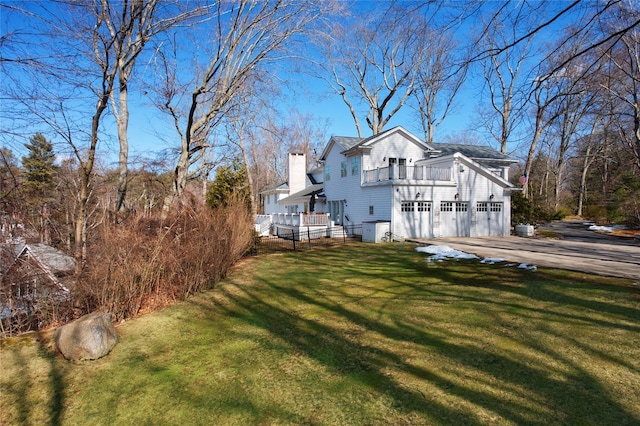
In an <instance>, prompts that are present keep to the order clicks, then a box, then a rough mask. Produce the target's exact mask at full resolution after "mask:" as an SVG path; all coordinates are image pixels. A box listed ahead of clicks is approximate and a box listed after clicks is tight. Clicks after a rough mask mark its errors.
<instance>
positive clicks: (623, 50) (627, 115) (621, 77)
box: [602, 9, 640, 171]
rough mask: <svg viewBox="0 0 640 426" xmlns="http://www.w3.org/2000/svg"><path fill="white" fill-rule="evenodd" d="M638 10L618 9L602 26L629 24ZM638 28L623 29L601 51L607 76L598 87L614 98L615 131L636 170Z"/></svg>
mask: <svg viewBox="0 0 640 426" xmlns="http://www.w3.org/2000/svg"><path fill="white" fill-rule="evenodd" d="M639 16H640V12H638V11H637V10H635V11H632V10H630V9H626V10H620V13H619V14H616V15H614V16H613V17H612V18H613V19H611V20H610V21H609V22H607V23H606V28H613V29H612V30H611V31H612V32H615V30H616V29H618V28H620V27H625V26H627V25H629V23H630V21H632V20H634V19H637V18H638V17H639ZM639 28H640V27H638V26H637V27H635V28H633V29H632V30H630V31H627V32H626V33H625V34H624V35H623V36H622V37H621V39H620V43H617V44H615V45H613V46H611V48H610V49H606V50H605V52H604V56H605V60H606V62H607V64H608V66H607V67H606V70H607V73H608V78H606V79H605V80H604V81H603V83H602V87H603V88H604V89H605V90H606V92H607V93H608V95H609V96H610V97H612V98H613V99H615V100H617V103H616V104H617V106H618V108H617V110H618V111H617V113H618V122H619V123H620V125H619V127H618V128H619V133H620V136H621V138H622V140H623V141H624V143H625V144H626V145H627V147H628V149H629V152H631V153H632V155H633V156H634V158H635V165H636V168H637V170H639V171H640V29H639Z"/></svg>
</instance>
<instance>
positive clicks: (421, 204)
mask: <svg viewBox="0 0 640 426" xmlns="http://www.w3.org/2000/svg"><path fill="white" fill-rule="evenodd" d="M418 211H419V212H430V211H431V203H428V202H426V201H418Z"/></svg>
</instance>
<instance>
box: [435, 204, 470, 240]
mask: <svg viewBox="0 0 640 426" xmlns="http://www.w3.org/2000/svg"><path fill="white" fill-rule="evenodd" d="M470 230H471V219H470V216H469V203H468V202H466V201H442V202H441V203H440V233H441V235H442V236H443V237H468V236H469V235H471V233H470Z"/></svg>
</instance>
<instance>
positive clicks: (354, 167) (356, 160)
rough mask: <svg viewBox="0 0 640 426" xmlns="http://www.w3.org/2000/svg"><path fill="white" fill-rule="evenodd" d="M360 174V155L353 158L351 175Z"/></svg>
mask: <svg viewBox="0 0 640 426" xmlns="http://www.w3.org/2000/svg"><path fill="white" fill-rule="evenodd" d="M359 174H360V159H359V158H358V157H353V158H352V159H351V176H356V175H359Z"/></svg>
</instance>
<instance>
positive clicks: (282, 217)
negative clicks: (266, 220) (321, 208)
mask: <svg viewBox="0 0 640 426" xmlns="http://www.w3.org/2000/svg"><path fill="white" fill-rule="evenodd" d="M270 216H271V223H273V224H276V225H288V226H327V225H328V224H329V214H328V213H274V214H272V215H270Z"/></svg>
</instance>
